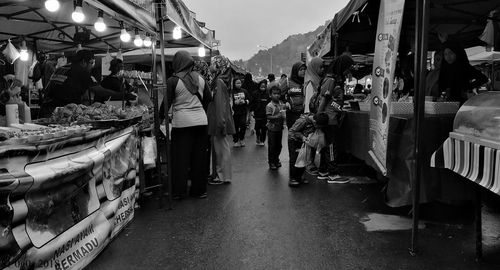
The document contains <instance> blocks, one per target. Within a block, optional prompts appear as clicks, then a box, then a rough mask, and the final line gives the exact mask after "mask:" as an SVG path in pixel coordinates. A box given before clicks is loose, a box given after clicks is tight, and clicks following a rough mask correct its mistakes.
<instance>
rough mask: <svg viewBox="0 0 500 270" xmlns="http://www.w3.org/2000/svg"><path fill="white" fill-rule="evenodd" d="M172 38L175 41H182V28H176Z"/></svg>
mask: <svg viewBox="0 0 500 270" xmlns="http://www.w3.org/2000/svg"><path fill="white" fill-rule="evenodd" d="M172 37H173V38H174V39H180V38H181V37H182V29H181V27H180V26H176V27H174V31H173V32H172Z"/></svg>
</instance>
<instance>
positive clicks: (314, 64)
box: [305, 57, 323, 89]
mask: <svg viewBox="0 0 500 270" xmlns="http://www.w3.org/2000/svg"><path fill="white" fill-rule="evenodd" d="M322 66H323V59H321V58H319V57H313V58H312V59H311V61H310V62H309V66H308V67H307V70H306V76H305V84H307V83H309V82H311V83H312V86H313V87H314V89H317V88H318V86H319V83H320V81H321V76H320V74H319V73H320V72H321V67H322Z"/></svg>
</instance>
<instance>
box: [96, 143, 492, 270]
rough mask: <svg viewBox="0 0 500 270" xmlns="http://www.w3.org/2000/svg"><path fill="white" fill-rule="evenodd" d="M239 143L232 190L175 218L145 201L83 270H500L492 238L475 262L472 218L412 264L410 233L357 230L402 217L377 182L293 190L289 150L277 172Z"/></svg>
mask: <svg viewBox="0 0 500 270" xmlns="http://www.w3.org/2000/svg"><path fill="white" fill-rule="evenodd" d="M246 141H247V146H246V147H245V148H241V149H235V150H234V151H233V157H234V161H233V170H234V179H233V183H232V184H231V185H224V186H210V187H209V196H208V198H207V199H185V200H182V201H179V202H175V205H174V208H175V209H174V210H165V209H161V210H160V209H158V201H156V199H155V198H154V197H151V198H149V199H146V202H145V203H144V204H143V205H142V207H141V208H140V209H138V210H137V211H136V213H135V218H134V221H133V222H132V223H131V224H130V225H129V226H128V227H127V228H125V229H124V231H122V232H121V234H120V235H119V236H118V237H117V238H116V239H115V240H114V241H113V242H112V243H111V244H110V245H109V246H108V247H107V248H106V249H105V250H104V251H103V252H102V253H101V254H100V255H99V257H98V258H96V259H95V261H94V262H92V263H91V264H90V265H89V266H88V267H87V269H103V270H104V269H106V270H110V269H384V270H386V269H500V240H498V239H497V242H498V245H491V246H485V247H484V248H485V257H486V262H482V263H476V262H475V261H474V247H475V246H474V231H473V226H472V224H471V221H470V220H467V219H466V221H465V222H459V223H449V222H447V223H446V224H445V223H442V222H441V223H431V224H427V227H426V228H425V229H423V230H421V231H420V243H421V245H420V247H421V248H420V253H419V255H418V256H417V257H411V256H410V255H409V253H408V247H409V246H410V238H411V231H409V230H401V231H390V232H389V231H383V232H367V231H366V230H365V227H364V225H363V224H362V223H361V222H360V220H365V219H366V215H367V214H368V213H374V212H375V213H385V214H403V215H404V214H407V213H408V210H409V209H405V208H402V209H390V208H388V207H387V206H385V205H384V204H383V193H382V189H383V184H382V183H375V184H373V183H372V184H346V185H331V184H330V185H329V184H327V183H326V182H323V181H317V180H313V181H311V183H310V184H309V185H307V186H303V187H300V188H293V189H292V188H289V187H288V186H287V181H288V170H287V166H288V165H287V161H288V159H287V158H286V156H287V151H286V148H285V147H284V149H283V151H282V155H281V161H282V163H283V167H282V168H280V169H279V171H276V172H274V171H269V170H268V168H267V160H266V157H267V150H266V147H257V146H255V144H254V142H253V138H247V140H246ZM284 145H286V144H284ZM311 179H312V178H311ZM464 223H465V224H464Z"/></svg>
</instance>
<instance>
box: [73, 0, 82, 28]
mask: <svg viewBox="0 0 500 270" xmlns="http://www.w3.org/2000/svg"><path fill="white" fill-rule="evenodd" d="M71 18H72V19H73V21H75V22H77V23H81V22H83V21H84V20H85V14H83V10H82V1H81V0H79V1H77V2H76V4H75V10H74V11H73V13H71Z"/></svg>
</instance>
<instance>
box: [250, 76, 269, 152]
mask: <svg viewBox="0 0 500 270" xmlns="http://www.w3.org/2000/svg"><path fill="white" fill-rule="evenodd" d="M269 101H270V98H269V95H268V93H267V81H266V80H262V81H260V82H259V90H257V91H255V92H253V93H252V103H251V106H250V110H251V113H252V114H253V117H254V119H255V140H256V144H257V145H258V146H264V142H265V141H266V133H267V127H266V122H267V119H266V106H267V104H268V103H269Z"/></svg>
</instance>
